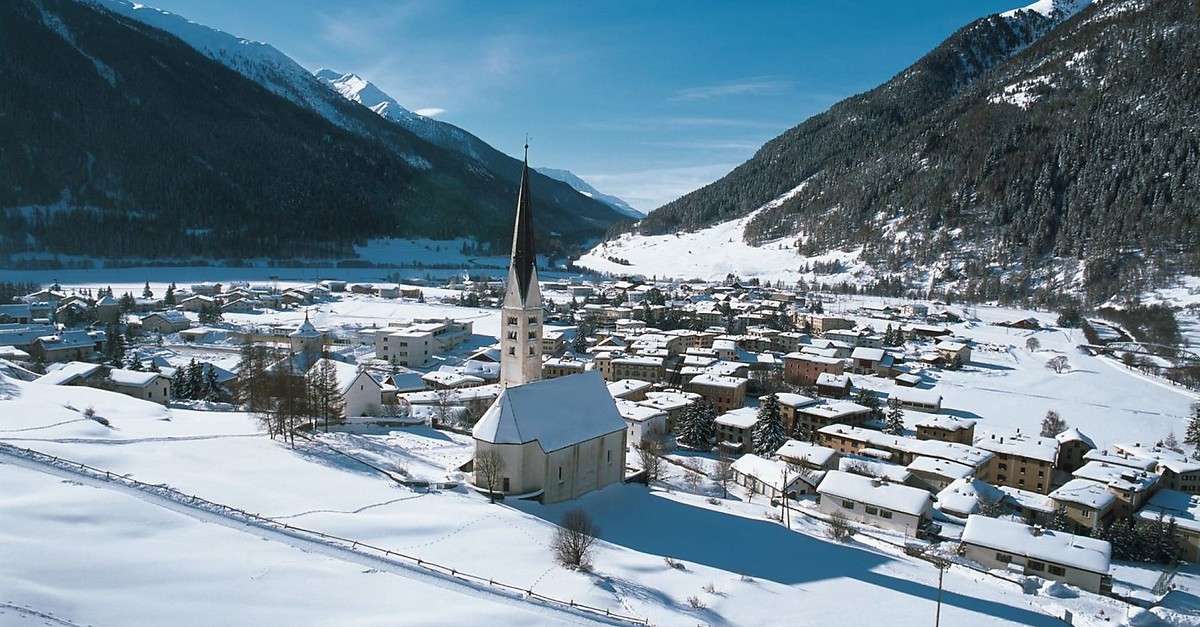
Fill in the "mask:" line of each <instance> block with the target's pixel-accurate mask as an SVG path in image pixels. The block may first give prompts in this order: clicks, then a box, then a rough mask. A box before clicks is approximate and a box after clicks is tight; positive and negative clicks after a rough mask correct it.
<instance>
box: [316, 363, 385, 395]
mask: <svg viewBox="0 0 1200 627" xmlns="http://www.w3.org/2000/svg"><path fill="white" fill-rule="evenodd" d="M322 363H330V364H333V372H334V376H335V377H336V378H337V386H338V392H340V393H342V394H345V393H346V392H348V391H349V390H350V386H351V385H353V384H354V380H355V379H357V378H358V373H359V369H358V366H355V365H354V364H348V363H346V362H344V361H337V360H336V359H329V358H327V357H322V358H321V359H318V360H317V361H316V362H314V363H313V365H312V367H313V368H316V367H318V366H320V365H321V364H322ZM367 378H368V379H371V382H372V383H374V384H375V386H376V387H381V386H380V385H379V382H378V381H376V380H375V379H374V378H373V377H369V376H368V377H367Z"/></svg>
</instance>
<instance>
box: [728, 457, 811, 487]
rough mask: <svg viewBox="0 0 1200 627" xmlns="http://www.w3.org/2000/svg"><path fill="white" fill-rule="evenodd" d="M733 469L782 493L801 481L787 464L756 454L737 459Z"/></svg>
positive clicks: (797, 474) (798, 475)
mask: <svg viewBox="0 0 1200 627" xmlns="http://www.w3.org/2000/svg"><path fill="white" fill-rule="evenodd" d="M732 467H733V470H734V471H736V472H738V473H741V474H743V475H748V476H751V477H754V478H755V479H758V480H759V481H760V482H762V483H765V484H767V485H769V486H771V487H772V488H775V489H776V490H779V491H780V492H782V491H784V489H785V488H786V487H787V486H790V485H792V484H793V483H796V482H797V481H799V480H800V473H798V472H794V471H792V470H790V469H789V468H788V465H787V464H786V463H784V462H780V461H775V460H771V459H764V458H762V457H759V456H758V455H755V454H754V453H747V454H745V455H742V456H741V457H739V458H737V460H735V461H734V462H733V466H732ZM784 477H787V486H785V485H784V483H783V479H784Z"/></svg>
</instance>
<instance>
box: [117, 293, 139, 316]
mask: <svg viewBox="0 0 1200 627" xmlns="http://www.w3.org/2000/svg"><path fill="white" fill-rule="evenodd" d="M117 304H118V305H119V306H120V307H121V313H129V312H131V311H133V308H134V305H135V301H134V300H133V294H130V293H129V292H125V293H124V294H121V297H120V298H118V299H117Z"/></svg>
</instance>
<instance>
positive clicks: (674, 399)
mask: <svg viewBox="0 0 1200 627" xmlns="http://www.w3.org/2000/svg"><path fill="white" fill-rule="evenodd" d="M702 398H703V397H702V396H700V395H699V394H696V393H693V392H684V391H682V390H671V389H668V390H662V391H659V392H646V398H645V400H641V401H638V404H639V405H645V406H646V407H652V408H654V409H657V410H659V411H664V412H666V413H667V431H668V432H672V431H674V430H675V425H677V424H679V417H680V416H682V415H683V411H684V410H685V409H687V408H688V407H691V406H692V405H695V404H696V403H697V402H698V401H699V400H700V399H702Z"/></svg>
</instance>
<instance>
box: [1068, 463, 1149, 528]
mask: <svg viewBox="0 0 1200 627" xmlns="http://www.w3.org/2000/svg"><path fill="white" fill-rule="evenodd" d="M1072 474H1073V475H1074V476H1075V478H1077V479H1086V480H1088V481H1095V482H1096V483H1099V484H1101V485H1103V486H1105V487H1106V488H1107V489H1108V491H1109V492H1111V493H1112V494H1113V496H1115V497H1117V501H1116V506H1115V507H1114V508H1113V513H1114V515H1116V516H1117V517H1118V518H1125V517H1127V516H1132V515H1133V513H1134V512H1135V511H1137V510H1139V509H1141V507H1142V505H1143V504H1144V503H1145V502H1146V501H1147V500H1149V498H1150V495H1151V494H1153V493H1154V492H1155V491H1156V490H1158V488H1159V480H1160V479H1161V478H1162V477H1161V476H1160V475H1159V474H1158V473H1153V472H1148V471H1145V470H1142V471H1138V470H1134V469H1132V468H1126V467H1124V466H1114V465H1111V464H1108V463H1105V462H1099V461H1092V462H1088V463H1086V464H1084V465H1083V466H1081V467H1079V468H1078V469H1076V470H1075V472H1074V473H1072Z"/></svg>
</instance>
